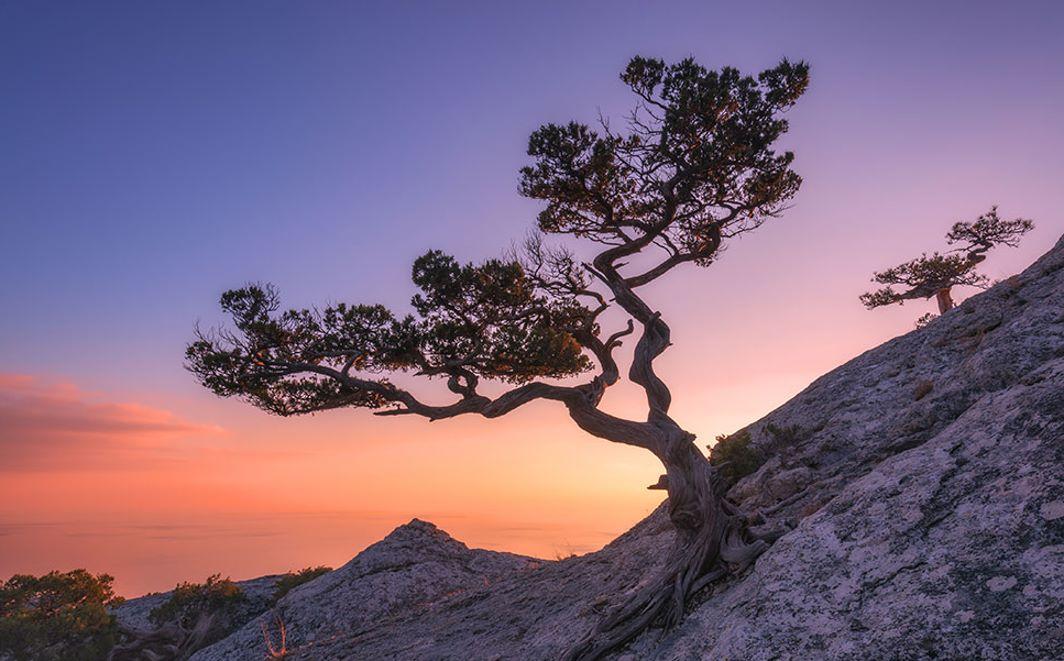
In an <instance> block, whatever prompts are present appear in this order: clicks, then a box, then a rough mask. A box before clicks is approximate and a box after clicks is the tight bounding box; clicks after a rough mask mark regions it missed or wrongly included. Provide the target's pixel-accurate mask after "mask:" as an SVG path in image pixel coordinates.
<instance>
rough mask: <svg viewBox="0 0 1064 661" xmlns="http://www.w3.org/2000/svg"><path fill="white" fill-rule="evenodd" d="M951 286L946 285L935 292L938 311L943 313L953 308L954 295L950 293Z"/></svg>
mask: <svg viewBox="0 0 1064 661" xmlns="http://www.w3.org/2000/svg"><path fill="white" fill-rule="evenodd" d="M949 290H950V288H949V287H944V288H942V289H939V290H938V291H937V292H935V300H936V301H937V302H938V313H939V314H943V313H945V312H947V311H948V310H952V309H953V297H952V296H950V295H949Z"/></svg>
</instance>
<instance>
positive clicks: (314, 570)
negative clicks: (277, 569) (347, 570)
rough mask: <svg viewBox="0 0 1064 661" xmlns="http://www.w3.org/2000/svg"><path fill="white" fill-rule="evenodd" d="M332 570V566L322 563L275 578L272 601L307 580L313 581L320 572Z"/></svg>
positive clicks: (277, 599) (276, 600) (275, 600)
mask: <svg viewBox="0 0 1064 661" xmlns="http://www.w3.org/2000/svg"><path fill="white" fill-rule="evenodd" d="M331 571H332V567H326V566H324V565H322V566H318V567H304V568H303V569H300V570H299V571H294V572H293V571H290V572H288V573H287V574H285V575H284V576H282V577H281V578H279V579H277V583H276V585H275V588H274V591H273V601H274V603H277V602H278V601H280V599H281V597H283V596H285V595H286V594H288V593H289V592H291V591H292V590H293V589H295V588H297V587H299V586H300V585H303V584H304V583H306V582H308V581H313V580H314V579H316V578H317V577H319V576H321V575H322V574H328V573H329V572H331Z"/></svg>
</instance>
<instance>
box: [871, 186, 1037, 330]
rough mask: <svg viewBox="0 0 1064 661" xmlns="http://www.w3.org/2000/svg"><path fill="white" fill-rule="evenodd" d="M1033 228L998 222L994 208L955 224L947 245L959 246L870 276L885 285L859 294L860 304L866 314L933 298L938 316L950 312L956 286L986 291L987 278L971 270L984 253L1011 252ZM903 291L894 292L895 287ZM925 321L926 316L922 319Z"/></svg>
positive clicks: (1025, 222) (1019, 222)
mask: <svg viewBox="0 0 1064 661" xmlns="http://www.w3.org/2000/svg"><path fill="white" fill-rule="evenodd" d="M1033 227H1034V223H1033V222H1031V221H1030V220H1027V219H1026V218H1016V219H1014V220H1002V219H1001V218H999V217H998V213H997V207H996V206H995V207H991V209H990V211H989V212H987V213H985V214H983V215H981V216H979V218H977V219H976V220H975V221H973V222H970V223H955V224H954V225H953V227H952V229H950V231H949V232H948V233H947V234H946V242H947V243H948V244H949V245H954V244H959V247H958V248H956V249H954V250H953V251H951V252H949V253H947V254H945V255H941V254H939V253H937V252H935V253H932V254H931V255H928V254H927V253H924V254H923V255H921V256H920V257H918V258H916V259H913V260H910V261H908V262H905V263H904V264H899V265H897V266H894V267H891V268H889V269H887V270H885V271H880V272H879V273H874V274H873V275H872V281H873V282H877V283H879V284H881V285H887V286H886V287H883V288H881V289H877V290H876V291H871V292H868V293H865V294H861V302H862V303H864V305H865V307H867V308H868V309H869V310H871V309H873V308H878V307H882V306H884V305H893V304H894V303H904V302H905V301H908V300H912V299H917V298H923V299H927V298H931V297H932V296H934V297H935V299H936V301H937V302H938V312H939V314H942V313H944V312H946V311H948V310H951V309H952V308H953V296H952V295H951V290H952V289H953V288H954V287H957V286H960V285H970V286H973V287H980V288H984V289H985V288H986V287H987V286H988V283H989V281H988V280H987V277H986V276H985V275H983V274H981V273H978V272H976V270H975V268H976V267H977V266H978V265H979V264H980V263H981V262H982V261H983V260H985V259H986V253H987V252H989V250H990V249H991V248H993V247H994V246H998V245H1006V246H1011V247H1013V248H1015V247H1016V246H1018V245H1019V243H1020V238H1021V237H1022V236H1023V235H1024V234H1026V233H1027V232H1029V231H1030V230H1031V229H1032V228H1033ZM899 285H900V286H901V287H903V289H901V290H897V289H894V287H895V286H899ZM925 318H926V316H925Z"/></svg>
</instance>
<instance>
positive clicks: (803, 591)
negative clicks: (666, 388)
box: [194, 240, 1064, 661]
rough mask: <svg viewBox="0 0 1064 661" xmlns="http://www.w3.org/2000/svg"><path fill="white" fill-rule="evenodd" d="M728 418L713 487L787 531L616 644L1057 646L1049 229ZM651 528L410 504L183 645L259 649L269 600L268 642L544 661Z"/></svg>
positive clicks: (1055, 253) (661, 521) (1058, 535)
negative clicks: (949, 295) (574, 549)
mask: <svg viewBox="0 0 1064 661" xmlns="http://www.w3.org/2000/svg"><path fill="white" fill-rule="evenodd" d="M747 429H748V431H749V432H750V434H751V437H752V439H753V442H754V443H755V444H756V445H758V446H759V447H761V448H762V449H763V450H764V451H765V453H766V454H767V455H769V456H770V459H769V460H768V461H767V462H766V463H765V464H764V466H762V467H761V468H760V469H759V470H758V471H757V472H756V473H755V474H753V475H750V476H747V477H746V478H744V479H743V480H741V481H740V482H739V483H738V484H736V485H735V486H734V487H733V488H732V490H731V492H730V497H731V498H732V499H733V500H735V501H736V502H739V503H740V504H741V505H742V506H743V507H744V508H746V509H748V510H754V509H761V510H762V511H764V512H766V513H770V514H771V515H772V516H774V517H782V518H785V519H787V520H789V521H790V522H791V523H792V524H793V525H794V526H795V528H794V529H793V530H792V531H791V532H789V533H788V534H786V535H785V536H783V537H782V538H781V539H780V540H779V541H777V542H776V543H775V544H774V545H773V546H772V548H770V549H769V550H768V551H767V552H766V553H765V554H764V555H762V556H761V557H760V558H759V559H758V560H757V562H756V563H755V565H754V567H753V568H752V569H751V570H749V571H748V572H747V573H746V574H744V575H743V576H739V577H736V578H733V579H731V580H730V581H728V582H727V583H725V584H723V585H718V586H716V587H714V588H713V589H712V590H710V591H707V592H709V593H708V594H703V595H700V599H699V602H698V603H696V604H695V605H694V606H693V608H692V611H691V613H690V615H689V616H688V618H687V619H686V620H685V621H684V622H683V624H682V625H681V626H680V627H678V628H677V629H675V630H674V631H671V632H668V633H664V634H663V633H662V632H660V631H650V632H648V633H647V634H645V635H643V636H642V637H640V638H639V639H637V640H636V641H634V643H633V644H632V645H631V646H630V647H629V648H628V649H627V650H624V651H622V652H620V653H619V654H618V657H619V658H624V659H644V658H647V659H650V658H654V659H658V658H660V659H701V658H712V659H809V658H818V659H819V658H825V659H867V658H874V659H917V658H951V659H952V658H975V659H980V658H982V659H1044V658H1064V628H1062V624H1061V623H1062V622H1064V610H1062V601H1064V558H1062V555H1064V485H1062V481H1064V477H1062V474H1064V469H1062V467H1064V240H1062V241H1061V242H1060V243H1058V244H1057V246H1056V247H1055V248H1054V249H1053V250H1052V251H1051V252H1050V253H1048V254H1047V255H1046V256H1044V257H1043V258H1042V259H1041V260H1039V261H1038V262H1037V263H1035V264H1034V265H1033V266H1031V267H1030V268H1029V269H1027V270H1026V271H1025V272H1024V273H1022V274H1021V275H1019V276H1015V277H1013V278H1010V279H1009V280H1007V281H1005V282H1002V283H1000V284H998V285H996V286H995V287H994V288H992V289H991V290H989V291H987V292H985V293H983V294H980V295H978V296H975V297H973V298H971V299H969V300H967V301H965V302H964V303H963V304H962V305H960V306H959V307H958V308H956V309H954V310H952V311H950V312H948V313H946V314H945V315H943V316H942V317H940V318H938V319H936V320H935V321H933V322H932V323H931V324H929V325H928V326H927V327H925V328H923V329H920V330H916V331H913V332H911V333H908V334H906V335H904V336H902V337H899V338H896V339H894V340H891V341H890V342H887V343H885V344H883V345H882V346H880V347H877V348H875V349H873V350H871V351H868V352H866V353H864V354H863V355H861V356H859V357H857V358H855V359H854V360H852V361H850V362H849V363H847V364H845V365H843V366H841V367H839V368H838V369H836V370H834V371H832V372H830V373H829V374H827V375H825V376H823V377H821V378H820V379H818V380H817V381H815V382H814V383H813V384H811V385H810V386H809V387H808V388H806V389H805V390H804V391H803V392H802V393H800V394H799V395H798V396H796V397H795V398H794V399H792V400H791V401H790V402H788V403H787V404H785V405H783V406H781V407H780V408H779V409H777V410H776V411H773V412H772V413H771V414H769V415H768V416H766V417H765V418H764V419H762V420H760V421H758V422H755V423H754V424H752V425H750V426H749V427H748V428H747ZM670 537H671V532H670V529H669V524H668V522H667V520H666V519H665V517H664V515H663V513H662V511H661V510H660V509H659V510H658V511H657V512H655V514H653V515H651V516H650V517H649V518H648V519H646V520H644V521H643V522H641V523H640V524H638V525H637V526H636V527H635V528H633V529H632V530H631V531H629V532H628V533H626V534H625V535H623V536H621V537H620V538H618V539H617V540H615V541H614V542H613V543H611V544H610V545H608V546H607V547H605V548H604V549H602V550H601V551H598V552H595V553H591V554H588V555H585V556H581V557H577V558H571V559H568V560H563V561H559V562H547V561H536V560H532V559H529V558H520V557H517V556H510V555H506V554H498V553H492V552H488V551H475V550H470V549H467V548H466V547H465V546H464V545H462V544H460V543H459V542H456V541H455V540H453V539H451V538H450V537H448V536H447V535H446V534H445V533H443V532H442V531H439V530H438V529H436V528H435V527H432V526H431V525H430V524H425V523H422V522H418V521H415V522H412V523H411V524H408V525H407V526H403V527H401V528H399V529H397V530H396V531H395V532H393V533H392V534H391V535H389V536H388V537H387V538H386V539H385V540H383V541H382V542H380V543H378V544H376V545H374V546H372V547H370V548H369V549H367V550H366V551H364V552H363V553H361V554H359V556H357V557H356V558H355V559H354V560H352V561H351V563H349V564H348V565H347V566H345V567H343V568H341V569H339V570H337V571H335V572H333V573H331V574H329V575H326V576H323V577H321V578H319V579H316V580H315V581H312V582H310V583H307V584H306V585H304V586H301V587H300V588H297V589H296V590H294V591H293V592H292V593H291V594H289V595H288V596H287V597H285V599H283V600H282V601H281V602H280V604H279V606H278V609H277V612H276V613H268V614H266V615H263V616H262V618H260V620H261V621H255V622H251V623H250V624H248V625H247V626H245V627H244V628H243V629H241V630H240V631H238V632H237V633H235V634H233V635H232V636H230V637H229V638H227V639H225V640H223V641H221V642H219V643H217V644H216V645H214V646H212V647H210V648H208V649H206V650H203V651H201V652H200V653H199V654H197V655H196V657H194V658H196V659H198V660H200V661H206V660H212V661H213V660H220V659H261V658H262V657H263V654H264V651H265V645H264V642H263V639H262V630H261V627H262V623H263V622H276V619H275V617H276V616H280V617H281V619H282V620H283V621H284V622H285V624H286V627H287V631H288V639H289V643H290V645H289V647H290V655H289V657H288V658H306V659H334V658H335V659H341V658H349V659H376V658H398V659H462V660H465V659H524V658H527V659H552V658H557V657H558V656H559V655H560V654H561V653H562V652H563V651H564V650H565V649H566V648H567V647H568V646H569V645H571V644H572V643H573V642H574V641H575V640H576V639H578V638H579V637H580V636H581V635H583V634H584V633H585V632H586V631H587V630H588V629H589V628H590V627H591V626H592V625H593V624H594V623H595V621H596V620H597V618H598V617H599V615H600V614H601V613H602V612H603V611H605V610H606V609H607V608H608V607H609V606H610V605H612V604H617V603H620V602H622V601H623V600H624V598H625V595H626V594H627V593H629V592H630V591H631V590H633V589H634V588H636V587H637V586H638V585H640V584H641V583H643V582H645V581H647V580H649V579H650V577H651V576H652V575H653V572H654V571H655V569H656V567H657V562H658V561H659V560H660V559H661V557H662V555H663V554H664V552H665V550H666V549H667V548H668V544H669V541H670ZM274 626H275V625H274Z"/></svg>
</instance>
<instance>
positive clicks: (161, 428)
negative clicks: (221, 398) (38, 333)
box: [0, 373, 220, 472]
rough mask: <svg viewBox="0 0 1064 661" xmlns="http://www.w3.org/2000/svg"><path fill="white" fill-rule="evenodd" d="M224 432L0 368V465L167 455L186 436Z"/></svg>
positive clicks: (23, 467) (95, 463)
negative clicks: (1, 456) (1, 370)
mask: <svg viewBox="0 0 1064 661" xmlns="http://www.w3.org/2000/svg"><path fill="white" fill-rule="evenodd" d="M219 431H220V430H219V428H217V427H212V426H207V425H201V424H197V423H194V422H191V421H188V420H185V419H182V418H181V417H179V416H177V415H175V414H174V413H172V412H170V411H167V410H164V409H160V408H155V407H151V406H145V405H143V404H138V403H135V402H116V401H109V400H108V399H107V398H105V397H103V396H101V395H98V394H95V393H90V392H86V391H84V390H82V389H80V388H78V387H77V386H76V385H74V384H71V383H68V382H63V381H52V380H47V379H42V378H39V377H35V376H32V375H25V374H10V373H0V453H2V454H3V461H2V462H0V471H8V472H10V471H39V470H55V469H61V470H70V469H77V468H99V467H101V466H106V465H110V466H114V465H116V464H119V463H123V462H126V461H128V460H131V459H137V460H141V461H158V460H164V459H165V458H166V455H167V454H168V453H171V452H172V450H173V449H174V448H175V444H176V443H177V442H179V441H180V440H182V439H187V438H191V437H196V436H204V435H210V434H215V433H218V432H219Z"/></svg>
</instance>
